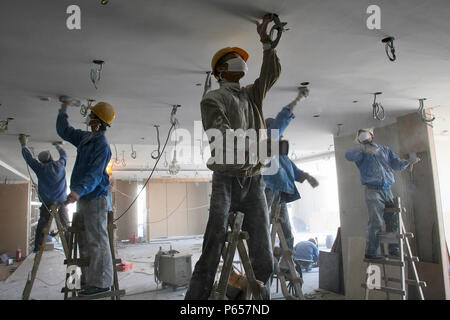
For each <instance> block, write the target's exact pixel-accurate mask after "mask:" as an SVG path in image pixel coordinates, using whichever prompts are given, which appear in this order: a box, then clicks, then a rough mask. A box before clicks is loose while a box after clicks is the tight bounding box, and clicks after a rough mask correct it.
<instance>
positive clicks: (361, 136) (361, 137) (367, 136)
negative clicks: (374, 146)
mask: <svg viewBox="0 0 450 320" xmlns="http://www.w3.org/2000/svg"><path fill="white" fill-rule="evenodd" d="M371 137H372V135H371V134H370V132H367V131H364V132H361V133H360V134H359V137H358V140H359V142H361V143H363V142H364V141H366V140H369V139H370V138H371Z"/></svg>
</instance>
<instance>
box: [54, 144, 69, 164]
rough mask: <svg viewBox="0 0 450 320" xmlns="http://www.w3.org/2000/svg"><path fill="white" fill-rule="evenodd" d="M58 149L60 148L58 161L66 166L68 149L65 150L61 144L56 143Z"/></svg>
mask: <svg viewBox="0 0 450 320" xmlns="http://www.w3.org/2000/svg"><path fill="white" fill-rule="evenodd" d="M55 148H56V150H58V153H59V160H58V162H60V163H61V164H63V165H64V166H65V165H66V163H67V154H66V151H64V149H63V148H61V146H59V145H55Z"/></svg>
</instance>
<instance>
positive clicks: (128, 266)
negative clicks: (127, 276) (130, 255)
mask: <svg viewBox="0 0 450 320" xmlns="http://www.w3.org/2000/svg"><path fill="white" fill-rule="evenodd" d="M132 269H133V264H132V263H129V262H127V261H125V260H123V259H122V260H121V263H119V264H117V265H116V270H117V271H130V270H132Z"/></svg>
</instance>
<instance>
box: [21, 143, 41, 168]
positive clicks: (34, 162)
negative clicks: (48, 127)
mask: <svg viewBox="0 0 450 320" xmlns="http://www.w3.org/2000/svg"><path fill="white" fill-rule="evenodd" d="M22 156H23V158H24V159H25V161H26V163H27V164H28V165H29V166H30V168H31V169H33V171H34V172H35V173H36V174H37V173H38V172H39V171H40V170H41V168H42V163H40V162H39V161H37V160H36V159H34V158H33V156H32V155H31V152H30V150H28V148H27V147H26V146H22Z"/></svg>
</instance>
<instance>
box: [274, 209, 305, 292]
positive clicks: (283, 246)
mask: <svg viewBox="0 0 450 320" xmlns="http://www.w3.org/2000/svg"><path fill="white" fill-rule="evenodd" d="M272 210H274V212H275V214H274V216H273V218H272V230H271V240H272V251H273V260H274V264H275V270H276V271H277V277H278V279H279V280H280V283H281V292H282V293H283V296H284V297H285V298H286V300H303V299H304V296H303V291H302V285H303V279H302V278H301V277H300V276H299V275H298V274H297V272H296V270H295V266H294V261H293V259H292V255H293V252H292V250H291V249H289V247H288V245H287V242H286V237H285V236H284V233H283V228H282V227H281V224H282V223H283V222H284V221H283V219H282V218H281V217H280V210H281V204H280V203H279V202H278V203H276V204H274V205H273V206H272ZM277 235H278V239H279V240H280V247H275V239H276V236H277ZM281 258H283V259H284V260H285V261H286V262H287V265H288V268H289V271H288V274H287V275H285V274H284V272H282V271H281V267H280V262H281ZM286 282H288V283H286Z"/></svg>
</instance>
